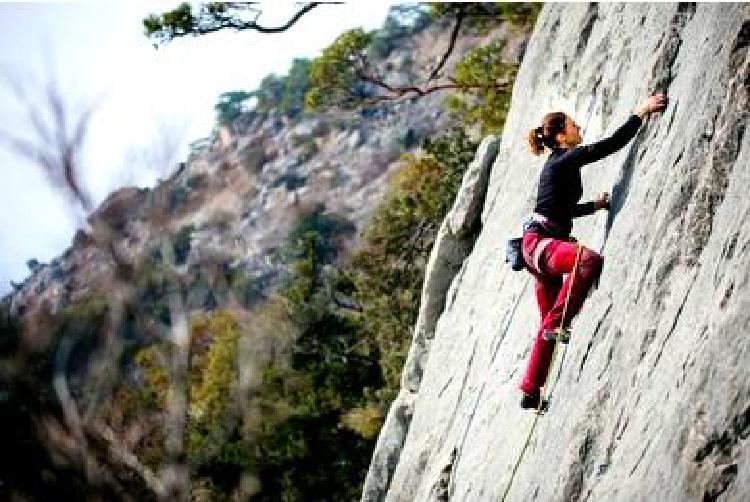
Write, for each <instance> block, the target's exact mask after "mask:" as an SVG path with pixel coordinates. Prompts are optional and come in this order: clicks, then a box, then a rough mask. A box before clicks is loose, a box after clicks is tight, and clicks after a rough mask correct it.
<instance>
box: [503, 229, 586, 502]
mask: <svg viewBox="0 0 750 502" xmlns="http://www.w3.org/2000/svg"><path fill="white" fill-rule="evenodd" d="M582 249H583V246H581V245H580V244H578V243H577V242H576V261H575V263H574V264H573V272H572V274H573V275H572V276H571V277H570V286H569V287H568V293H567V294H566V295H565V305H564V306H563V315H562V319H561V321H560V326H559V327H558V328H556V329H555V340H556V343H555V346H554V348H553V349H552V359H551V361H550V373H552V366H554V365H555V364H554V363H555V359H556V356H557V347H558V345H560V342H561V341H562V340H563V338H564V337H567V336H568V333H567V330H566V329H565V328H564V327H563V325H564V323H565V315H566V314H567V313H568V300H570V292H571V291H572V290H573V281H574V280H575V278H576V273H577V272H578V260H579V258H580V257H581V251H582ZM567 350H568V348H567V346H566V347H565V349H564V350H563V356H562V360H561V361H560V366H561V367H562V363H563V361H565V353H566V352H567ZM548 375H549V373H548ZM559 376H560V372H557V375H556V376H555V378H554V379H553V381H552V382H551V383H549V385H548V383H547V382H545V383H544V395H542V396H540V398H539V407H538V408H537V410H536V413H534V420H533V421H532V422H531V427H529V430H528V432H527V433H526V439H525V440H524V443H523V448H521V453H520V454H519V455H518V459H516V463H515V465H514V466H513V470H512V471H511V473H510V479H509V480H508V484H507V485H505V491H504V492H503V497H502V499H501V502H505V499H506V497H507V496H508V493H509V492H510V487H511V485H512V484H513V480H514V478H515V477H516V471H518V467H519V466H520V465H521V461H522V460H523V456H524V454H525V453H526V448H528V446H529V443H530V442H531V436H532V435H533V434H534V430H535V429H536V424H537V422H539V417H541V416H542V406H543V405H544V403H545V402H548V401H549V399H550V396H551V395H552V390H553V389H554V387H555V385H556V384H557V380H558V378H559Z"/></svg>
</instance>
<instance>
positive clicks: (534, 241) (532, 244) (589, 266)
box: [521, 232, 604, 394]
mask: <svg viewBox="0 0 750 502" xmlns="http://www.w3.org/2000/svg"><path fill="white" fill-rule="evenodd" d="M523 255H524V259H525V260H526V263H527V264H528V269H529V271H530V272H531V274H532V275H533V276H534V278H535V290H536V299H537V302H538V304H539V313H540V314H541V318H542V319H541V326H540V327H539V331H538V332H537V334H536V340H535V341H534V347H533V348H532V349H531V356H530V357H529V363H528V366H527V367H526V374H525V375H524V377H523V381H522V382H521V390H522V391H523V392H525V393H527V394H531V393H533V392H536V391H538V390H539V389H540V388H541V387H543V386H544V382H545V381H546V380H547V373H548V372H549V366H550V362H551V359H552V351H553V349H554V347H555V340H554V330H555V328H557V327H560V326H563V327H568V326H569V324H570V320H571V319H573V317H575V315H576V314H577V313H578V311H579V310H581V307H582V306H583V301H584V300H585V298H586V295H587V294H588V292H589V290H590V289H591V286H592V285H593V284H594V282H595V281H596V280H597V278H598V277H599V274H600V273H601V271H602V265H603V263H604V259H603V258H602V256H601V255H600V254H599V253H596V252H594V251H592V250H590V249H587V248H583V249H582V250H581V257H580V258H579V262H578V269H577V272H576V274H575V279H573V274H572V273H571V272H572V271H573V267H574V265H575V260H576V244H575V243H573V242H567V241H564V240H558V239H551V238H548V237H545V236H543V235H540V234H537V233H534V232H527V233H526V234H524V236H523ZM571 282H572V283H573V288H572V290H570V299H569V300H568V309H567V311H566V313H565V319H563V318H562V317H563V309H564V308H565V298H566V296H567V294H568V290H569V289H570V284H571Z"/></svg>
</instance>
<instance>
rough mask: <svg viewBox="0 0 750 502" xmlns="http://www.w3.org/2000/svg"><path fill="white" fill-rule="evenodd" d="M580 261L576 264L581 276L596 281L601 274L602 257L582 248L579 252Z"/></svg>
mask: <svg viewBox="0 0 750 502" xmlns="http://www.w3.org/2000/svg"><path fill="white" fill-rule="evenodd" d="M580 260H581V262H580V263H579V264H578V267H579V270H580V274H581V276H583V277H587V278H589V279H591V280H596V279H597V278H598V277H599V274H601V272H602V267H603V266H604V257H602V255H600V254H599V253H597V252H596V251H592V250H591V249H588V248H584V249H583V251H582V252H581V258H580Z"/></svg>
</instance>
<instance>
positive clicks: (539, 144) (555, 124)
mask: <svg viewBox="0 0 750 502" xmlns="http://www.w3.org/2000/svg"><path fill="white" fill-rule="evenodd" d="M566 117H567V115H565V113H563V112H552V113H548V114H547V115H545V116H544V118H543V119H542V125H541V126H539V127H537V128H535V129H531V130H529V149H530V150H531V153H532V154H534V155H541V154H542V153H543V152H544V147H545V146H546V147H547V148H549V149H550V150H551V149H553V148H555V147H556V146H558V145H557V139H556V136H557V133H560V132H563V131H565V118H566Z"/></svg>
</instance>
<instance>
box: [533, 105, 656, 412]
mask: <svg viewBox="0 0 750 502" xmlns="http://www.w3.org/2000/svg"><path fill="white" fill-rule="evenodd" d="M666 105H667V97H666V96H665V95H664V94H661V93H657V94H654V95H652V96H650V97H648V98H647V99H646V100H645V101H644V102H643V103H642V104H641V105H640V106H638V107H636V108H635V110H633V114H632V115H631V116H630V117H629V118H628V120H627V121H626V122H625V123H624V124H623V125H622V126H620V128H619V129H617V131H615V133H614V134H612V136H610V137H609V138H605V139H603V140H601V141H598V142H596V143H593V144H591V145H583V146H578V145H579V144H580V143H581V136H580V127H578V125H577V124H576V123H575V122H574V121H573V120H572V119H571V118H570V117H568V116H567V115H565V114H564V113H562V112H554V113H548V114H547V115H545V116H544V119H543V120H542V125H541V126H540V127H537V128H536V129H532V130H531V131H529V146H530V149H531V153H533V154H534V155H540V154H542V153H543V152H544V148H545V147H546V148H548V149H549V150H550V155H549V158H548V159H547V162H546V163H545V164H544V167H543V168H542V172H541V175H540V177H539V191H538V193H537V199H536V206H535V207H534V214H533V215H532V216H531V218H530V219H529V220H528V221H527V222H526V223H525V224H524V234H523V247H522V249H523V257H524V261H525V262H526V265H527V269H528V270H529V272H531V274H532V275H533V276H534V278H535V283H536V287H535V290H536V298H537V302H538V304H539V312H540V314H541V317H542V321H541V326H540V328H539V331H538V332H537V335H536V340H535V342H534V347H533V348H532V350H531V355H530V357H529V362H528V366H527V368H526V373H525V375H524V377H523V381H522V382H521V391H522V392H523V398H522V399H521V407H522V408H538V407H539V404H540V403H539V401H540V399H541V398H540V389H541V387H543V386H544V383H545V381H546V379H547V373H548V371H549V365H550V360H551V358H552V352H553V348H554V345H555V338H556V336H555V335H556V333H557V334H558V338H560V339H562V340H563V341H566V339H567V337H568V336H569V335H568V332H567V327H568V325H569V324H570V320H571V319H572V318H573V317H574V316H575V315H576V314H577V313H578V311H579V310H580V309H581V306H582V305H583V301H584V299H585V297H586V294H587V293H588V291H589V289H590V288H591V285H592V284H593V283H594V282H595V281H596V280H597V279H598V277H599V274H600V273H601V270H602V264H603V261H604V260H603V258H602V257H601V255H599V254H598V253H596V252H595V251H592V250H590V249H587V248H585V247H582V249H581V251H580V255H578V245H577V243H575V240H574V239H571V237H570V231H571V229H572V227H573V222H572V218H577V217H579V216H586V215H589V214H592V213H594V211H596V210H599V209H609V194H607V193H602V194H601V195H599V197H597V198H596V200H594V201H590V202H586V203H584V204H579V203H578V200H579V199H580V198H581V195H582V194H583V187H582V185H581V166H583V165H585V164H589V163H591V162H596V161H597V160H600V159H602V158H604V157H606V156H607V155H610V154H612V153H614V152H616V151H617V150H619V149H620V148H622V147H623V146H625V145H626V144H627V143H628V142H629V141H630V140H631V139H632V138H633V137H634V136H635V134H636V132H638V128H639V127H640V126H641V124H642V123H643V120H644V119H645V118H646V117H647V116H648V115H649V114H650V113H653V112H658V111H662V110H663V109H664V108H665V107H666ZM576 259H577V260H578V263H577V266H576ZM574 270H575V273H571V272H573V271H574ZM565 275H567V277H566V278H565V280H564V281H563V276H565ZM574 276H575V277H574ZM571 284H572V289H571ZM569 289H570V297H569V298H568V305H567V309H566V308H565V303H566V297H568V290H569ZM563 315H564V317H565V319H563Z"/></svg>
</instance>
